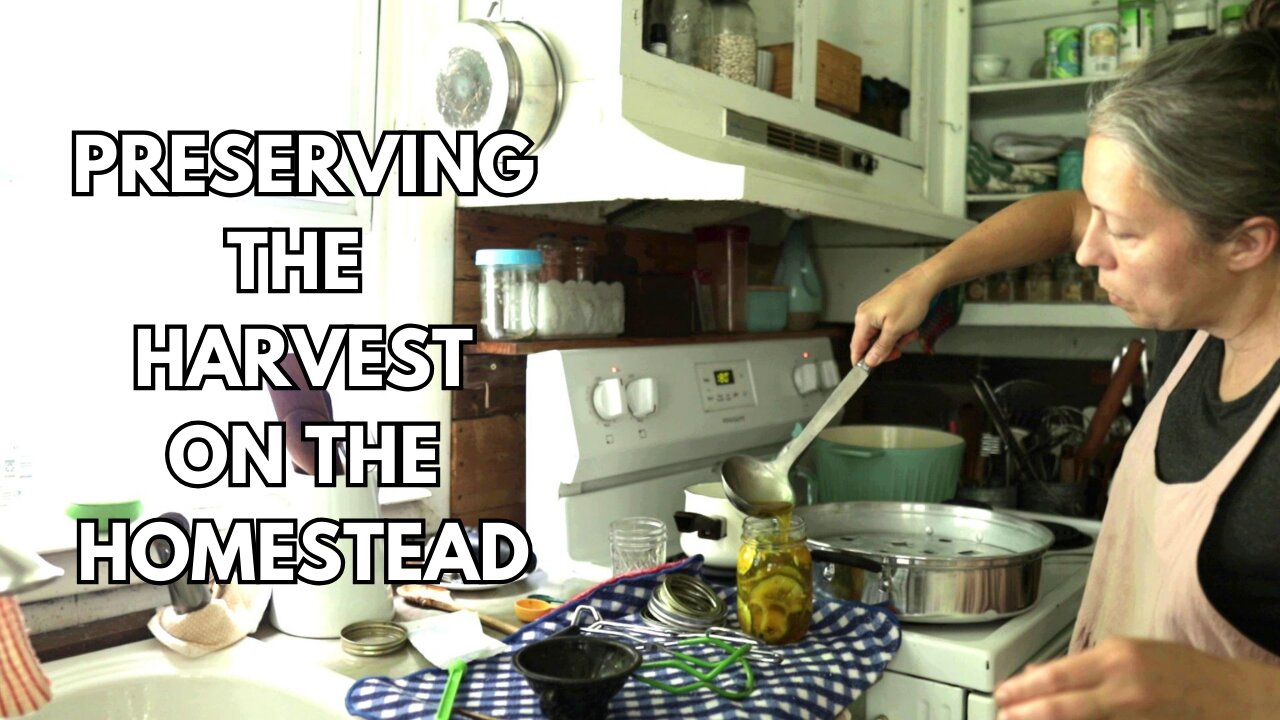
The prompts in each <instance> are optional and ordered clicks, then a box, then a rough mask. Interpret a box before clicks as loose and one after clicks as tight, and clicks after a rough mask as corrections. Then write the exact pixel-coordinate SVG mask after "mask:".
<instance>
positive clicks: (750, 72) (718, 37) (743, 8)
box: [698, 0, 756, 85]
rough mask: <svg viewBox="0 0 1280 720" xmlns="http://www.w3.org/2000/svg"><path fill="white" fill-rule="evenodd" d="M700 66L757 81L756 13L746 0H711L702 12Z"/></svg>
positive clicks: (726, 75)
mask: <svg viewBox="0 0 1280 720" xmlns="http://www.w3.org/2000/svg"><path fill="white" fill-rule="evenodd" d="M698 67H700V68H702V69H703V70H706V71H707V72H713V73H715V74H717V75H720V76H723V77H727V78H730V79H733V80H737V81H738V82H741V83H746V84H748V85H755V84H756V14H755V13H754V12H752V11H751V6H750V5H748V4H747V2H746V0H710V2H709V4H708V5H707V7H706V9H704V10H703V13H702V33H701V34H700V36H699V37H698Z"/></svg>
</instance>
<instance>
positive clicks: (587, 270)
mask: <svg viewBox="0 0 1280 720" xmlns="http://www.w3.org/2000/svg"><path fill="white" fill-rule="evenodd" d="M565 275H566V277H565V279H566V280H577V281H578V282H587V283H589V282H595V279H596V252H595V249H594V248H592V247H591V241H590V240H588V239H587V238H585V237H583V236H581V235H579V236H578V237H575V238H574V239H573V243H572V245H570V247H569V267H568V272H567V273H566V274H565Z"/></svg>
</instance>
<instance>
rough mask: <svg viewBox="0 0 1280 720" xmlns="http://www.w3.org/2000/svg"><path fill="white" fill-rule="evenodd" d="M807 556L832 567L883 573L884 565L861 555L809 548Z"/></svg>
mask: <svg viewBox="0 0 1280 720" xmlns="http://www.w3.org/2000/svg"><path fill="white" fill-rule="evenodd" d="M809 554H810V555H812V556H813V559H814V560H817V561H818V562H827V563H831V564H833V565H848V566H850V567H856V568H859V569H862V570H866V571H868V572H873V573H882V572H884V565H883V564H881V563H878V562H876V561H875V560H872V559H871V558H868V557H862V556H861V555H850V554H849V553H842V552H835V551H833V550H819V549H816V548H810V549H809Z"/></svg>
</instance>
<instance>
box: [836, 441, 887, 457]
mask: <svg viewBox="0 0 1280 720" xmlns="http://www.w3.org/2000/svg"><path fill="white" fill-rule="evenodd" d="M827 452H831V453H835V454H836V455H848V456H849V457H856V458H862V459H863V460H867V459H870V458H875V457H880V456H881V455H883V454H884V450H866V449H863V448H854V447H841V446H840V445H836V444H834V443H833V444H831V445H830V446H829V447H827Z"/></svg>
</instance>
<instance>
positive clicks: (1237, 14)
mask: <svg viewBox="0 0 1280 720" xmlns="http://www.w3.org/2000/svg"><path fill="white" fill-rule="evenodd" d="M1248 10H1249V6H1248V5H1247V4H1238V5H1227V6H1226V7H1224V8H1222V23H1221V24H1220V25H1218V32H1220V33H1222V34H1223V35H1227V36H1231V35H1239V34H1240V33H1241V32H1242V31H1243V30H1244V15H1245V12H1247V11H1248Z"/></svg>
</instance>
